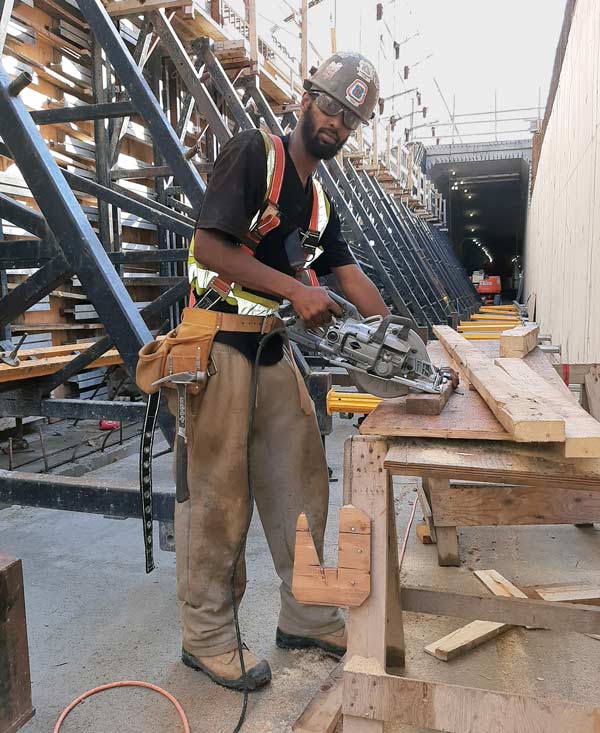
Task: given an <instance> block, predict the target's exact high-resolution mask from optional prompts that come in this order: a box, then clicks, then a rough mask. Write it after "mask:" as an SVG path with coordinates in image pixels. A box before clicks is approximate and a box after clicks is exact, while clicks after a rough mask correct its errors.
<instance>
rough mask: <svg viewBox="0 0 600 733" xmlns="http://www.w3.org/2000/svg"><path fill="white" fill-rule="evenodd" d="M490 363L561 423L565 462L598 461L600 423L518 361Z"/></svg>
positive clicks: (599, 455) (570, 398) (564, 392)
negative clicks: (562, 423)
mask: <svg viewBox="0 0 600 733" xmlns="http://www.w3.org/2000/svg"><path fill="white" fill-rule="evenodd" d="M494 363H495V364H496V366H499V367H500V368H501V369H502V370H503V371H504V372H506V374H507V375H508V376H509V377H510V378H511V379H513V380H514V381H515V382H517V383H519V384H521V385H523V387H524V388H525V389H527V390H529V391H530V392H531V394H533V395H534V396H535V397H536V399H538V400H539V401H540V402H543V404H545V405H546V406H547V407H548V408H549V409H550V410H552V411H553V412H555V413H556V414H557V415H559V416H560V417H562V418H563V419H564V421H565V456H567V458H598V457H600V422H598V421H597V420H595V419H594V418H593V417H592V416H591V415H590V414H589V413H587V412H586V411H585V410H584V409H583V408H582V407H580V405H579V404H578V403H577V402H576V401H575V399H574V398H573V397H572V396H571V395H570V394H569V393H567V392H566V391H565V390H561V391H559V390H558V389H556V388H555V387H554V386H553V385H551V384H549V383H548V382H547V381H546V380H545V379H544V378H543V377H541V376H540V375H538V374H536V373H535V372H534V371H533V369H531V368H530V367H529V366H528V365H527V364H525V363H524V362H523V361H522V360H521V359H496V360H495V362H494Z"/></svg>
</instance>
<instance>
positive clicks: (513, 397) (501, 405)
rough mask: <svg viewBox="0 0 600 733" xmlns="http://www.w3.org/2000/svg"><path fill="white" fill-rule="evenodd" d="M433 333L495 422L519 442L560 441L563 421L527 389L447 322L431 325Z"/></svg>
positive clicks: (563, 436) (563, 432) (563, 427)
mask: <svg viewBox="0 0 600 733" xmlns="http://www.w3.org/2000/svg"><path fill="white" fill-rule="evenodd" d="M433 332H434V334H435V335H436V336H437V337H438V339H439V340H440V341H441V342H442V344H443V345H444V347H445V348H446V349H447V350H448V351H449V353H450V354H451V355H452V356H453V357H454V358H455V359H456V360H457V361H458V362H459V363H460V365H461V367H462V368H463V369H464V370H465V372H466V374H467V377H468V379H469V381H470V382H471V383H472V384H473V385H474V386H475V388H476V389H477V391H478V392H479V394H480V395H481V397H483V399H484V400H485V402H486V404H487V405H488V407H489V408H490V410H491V411H492V412H493V413H494V415H495V416H496V417H497V418H498V420H499V422H501V423H502V425H503V426H504V427H505V429H506V430H507V431H508V432H509V433H510V434H511V436H512V437H513V439H514V440H517V441H520V442H536V443H540V442H564V439H565V421H564V419H563V418H562V417H560V416H559V415H557V414H556V413H555V412H554V411H552V410H551V409H548V408H547V407H546V406H545V405H544V404H543V403H542V402H541V401H539V400H537V399H536V398H535V395H533V394H532V393H531V391H529V390H527V389H526V388H524V387H523V386H522V385H520V384H519V383H517V382H514V381H513V380H511V379H510V377H509V376H508V375H506V373H504V372H503V370H502V369H500V367H497V366H496V365H495V364H494V363H493V362H492V361H491V360H490V359H489V358H488V357H487V356H486V355H485V354H484V353H483V352H482V351H480V350H479V349H477V348H476V347H475V346H473V345H472V344H470V343H468V342H467V341H466V339H464V338H463V337H462V336H461V335H460V334H458V333H456V331H454V330H453V329H452V328H450V326H434V327H433Z"/></svg>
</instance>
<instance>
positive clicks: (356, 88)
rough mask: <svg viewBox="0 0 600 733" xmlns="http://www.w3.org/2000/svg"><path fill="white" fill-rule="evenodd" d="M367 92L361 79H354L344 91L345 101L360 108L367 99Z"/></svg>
mask: <svg viewBox="0 0 600 733" xmlns="http://www.w3.org/2000/svg"><path fill="white" fill-rule="evenodd" d="M368 91H369V89H368V87H367V85H366V84H365V83H364V81H362V80H361V79H355V80H354V81H353V82H352V84H350V86H349V87H348V88H347V89H346V99H347V100H348V101H349V102H350V104H353V105H354V106H355V107H360V106H361V105H362V104H363V103H364V101H365V99H366V98H367V92H368Z"/></svg>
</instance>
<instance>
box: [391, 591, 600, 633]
mask: <svg viewBox="0 0 600 733" xmlns="http://www.w3.org/2000/svg"><path fill="white" fill-rule="evenodd" d="M402 606H403V609H404V611H410V612H412V613H427V614H431V615H433V616H455V617H457V618H463V619H466V620H469V621H475V620H477V621H480V620H481V621H495V622H497V623H507V624H511V625H512V626H530V627H533V628H536V629H553V630H554V631H577V632H579V633H582V634H600V607H598V606H593V605H590V606H588V605H585V604H579V603H551V602H550V601H543V600H537V599H531V598H513V597H503V596H490V595H488V594H486V595H480V594H474V593H456V592H454V591H445V590H439V589H438V588H426V587H415V586H407V585H403V586H402Z"/></svg>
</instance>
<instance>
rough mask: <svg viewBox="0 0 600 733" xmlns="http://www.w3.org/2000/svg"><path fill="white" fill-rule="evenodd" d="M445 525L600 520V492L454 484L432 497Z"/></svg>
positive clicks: (440, 523)
mask: <svg viewBox="0 0 600 733" xmlns="http://www.w3.org/2000/svg"><path fill="white" fill-rule="evenodd" d="M431 503H432V509H433V515H434V516H435V522H436V525H437V526H441V527H496V526H507V525H536V524H581V523H583V522H590V521H594V520H596V521H599V522H600V492H598V491H568V490H566V489H559V488H556V487H553V486H551V485H550V486H543V487H542V486H511V487H508V486H502V485H498V486H492V485H489V484H488V485H482V486H474V485H473V484H466V485H464V484H463V485H460V484H459V485H457V484H453V485H451V486H450V487H449V488H448V489H447V490H443V489H442V490H438V491H436V492H435V494H433V495H432V497H431Z"/></svg>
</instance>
